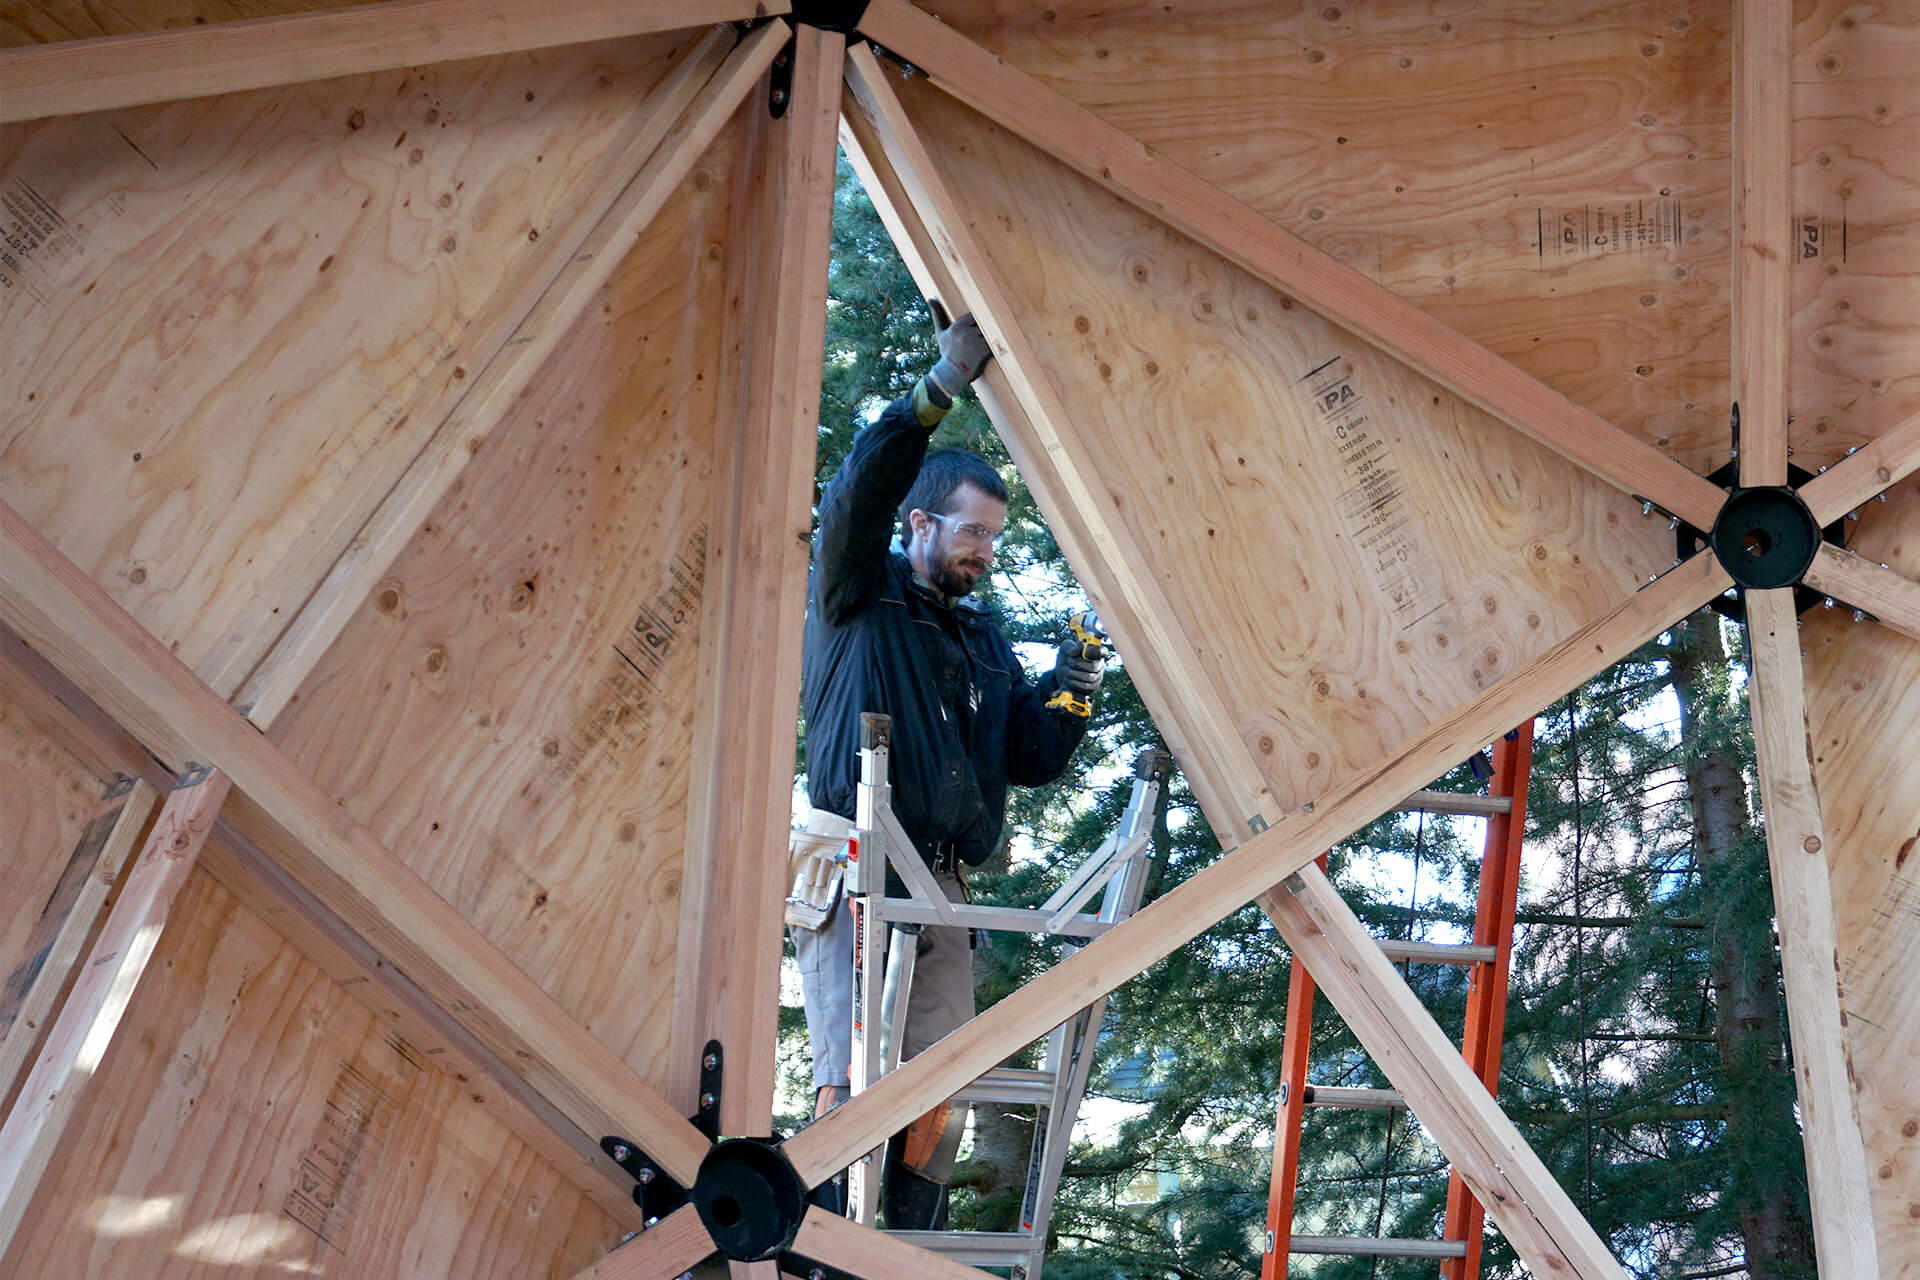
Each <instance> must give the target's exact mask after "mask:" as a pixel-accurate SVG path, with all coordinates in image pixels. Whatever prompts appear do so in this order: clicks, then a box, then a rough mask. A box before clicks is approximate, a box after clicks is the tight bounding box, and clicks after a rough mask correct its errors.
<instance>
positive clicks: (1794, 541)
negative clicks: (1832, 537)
mask: <svg viewBox="0 0 1920 1280" xmlns="http://www.w3.org/2000/svg"><path fill="white" fill-rule="evenodd" d="M1708 544H1709V545H1710V546H1712V547H1713V554H1714V556H1715V557H1716V558H1717V559H1718V560H1719V561H1720V567H1721V568H1723V569H1725V570H1726V571H1727V576H1728V577H1730V578H1732V579H1733V580H1734V582H1735V583H1736V584H1737V585H1739V586H1742V587H1751V588H1753V589H1755V590H1759V591H1765V590H1771V589H1772V588H1774V587H1790V586H1792V585H1793V584H1795V583H1797V582H1799V581H1800V579H1801V577H1802V576H1804V575H1805V573H1806V572H1807V568H1808V567H1809V566H1810V565H1812V564H1813V557H1814V553H1815V552H1817V551H1819V550H1820V526H1819V524H1818V523H1816V522H1815V520H1814V518H1813V512H1812V511H1811V510H1809V509H1808V507H1807V504H1806V503H1805V502H1804V501H1802V500H1801V498H1800V495H1799V494H1797V493H1795V492H1794V491H1793V490H1792V489H1790V488H1788V487H1787V486H1786V485H1768V486H1766V487H1764V488H1758V489H1740V488H1736V489H1734V490H1733V491H1732V492H1731V493H1729V494H1727V500H1726V501H1725V502H1724V503H1722V504H1721V505H1720V514H1719V516H1717V517H1716V518H1715V519H1714V522H1713V530H1712V532H1711V533H1710V534H1709V535H1708Z"/></svg>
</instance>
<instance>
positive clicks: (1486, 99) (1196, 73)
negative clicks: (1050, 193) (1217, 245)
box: [931, 0, 1730, 471]
mask: <svg viewBox="0 0 1920 1280" xmlns="http://www.w3.org/2000/svg"><path fill="white" fill-rule="evenodd" d="M931 7H932V8H933V9H934V11H935V12H937V13H939V14H941V16H942V17H944V18H945V19H946V20H947V21H948V22H949V23H951V24H952V25H954V26H955V27H956V28H957V29H959V30H961V31H963V32H965V33H967V34H968V35H970V36H973V37H974V38H976V39H978V40H979V41H980V42H981V43H983V44H985V45H987V46H988V47H989V48H991V49H993V50H994V51H995V52H997V53H999V54H1001V55H1002V56H1003V57H1005V58H1007V59H1008V60H1009V61H1010V62H1012V63H1014V64H1015V65H1017V66H1019V67H1020V68H1022V69H1023V70H1026V71H1028V72H1031V73H1032V74H1034V75H1036V76H1038V77H1040V78H1041V79H1042V80H1044V81H1046V82H1047V83H1049V84H1050V85H1052V86H1053V87H1054V88H1056V89H1058V90H1060V91H1061V92H1063V93H1065V94H1067V95H1068V96H1069V97H1072V98H1073V99H1075V100H1076V101H1078V102H1080V103H1082V104H1083V105H1085V106H1087V107H1088V108H1090V109H1091V110H1093V111H1095V112H1097V113H1098V114H1100V115H1101V116H1103V117H1104V118H1106V119H1107V120H1109V121H1111V122H1112V123H1114V124H1116V125H1118V126H1119V127H1121V128H1123V129H1125V130H1127V131H1128V132H1129V133H1132V134H1133V135H1134V136H1135V137H1138V138H1140V139H1141V140H1142V141H1144V142H1146V143H1148V144H1149V145H1151V146H1153V147H1154V148H1156V149H1157V150H1159V151H1161V152H1163V153H1164V154H1166V155H1167V156H1168V157H1169V158H1171V159H1173V160H1174V161H1175V162H1177V163H1179V164H1181V165H1183V166H1185V167H1187V168H1189V169H1191V170H1192V171H1194V172H1195V173H1197V174H1199V175H1200V176H1201V177H1203V178H1206V179H1207V180H1208V181H1211V182H1214V183H1216V184H1218V185H1220V186H1222V187H1224V188H1225V189H1226V190H1228V191H1229V192H1231V193H1232V194H1233V195H1235V196H1237V197H1239V198H1240V199H1242V200H1244V201H1246V202H1248V203H1249V204H1251V205H1253V206H1254V207H1255V208H1258V209H1259V210H1261V211H1262V212H1264V213H1266V214H1267V215H1268V216H1269V217H1271V218H1273V219H1274V220H1275V221H1276V222H1278V223H1279V224H1280V225H1282V226H1284V227H1285V228H1287V229H1288V230H1289V231H1292V232H1294V233H1295V234H1297V235H1300V236H1302V237H1304V238H1305V239H1306V240H1308V241H1309V242H1311V243H1312V244H1314V245H1316V246H1318V247H1319V248H1322V249H1325V250H1327V251H1328V252H1330V253H1333V254H1335V255H1336V256H1338V257H1340V258H1341V259H1342V260H1344V261H1345V262H1347V263H1348V264H1349V265H1351V266H1353V267H1355V268H1357V269H1359V270H1361V271H1364V272H1366V273H1367V274H1369V275H1372V276H1373V277H1374V278H1376V279H1378V280H1380V281H1381V282H1382V283H1383V284H1386V285H1387V286H1389V287H1390V288H1392V289H1393V290H1394V291H1395V292H1397V293H1399V294H1400V295H1401V296H1403V297H1406V298H1408V299H1410V300H1412V301H1414V302H1416V303H1418V304H1419V305H1420V306H1421V307H1423V308H1425V309H1427V310H1428V311H1429V312H1431V313H1432V314H1433V315H1435V316H1436V317H1438V318H1440V319H1442V320H1444V321H1445V322H1446V323H1448V324H1450V325H1452V326H1454V327H1456V328H1458V329H1460V330H1461V331H1462V332H1463V333H1466V334H1467V335H1469V336H1470V337H1473V338H1475V339H1476V340H1478V341H1480V342H1482V343H1484V344H1486V345H1487V346H1489V347H1491V348H1492V349H1493V350H1495V351H1497V352H1499V353H1500V354H1501V355H1503V356H1506V357H1508V358H1509V359H1512V360H1514V361H1515V362H1516V363H1517V364H1519V365H1520V366H1521V367H1523V368H1524V369H1526V370H1527V371H1528V372H1529V373H1532V374H1534V375H1535V376H1537V377H1540V378H1542V379H1544V380H1545V381H1547V382H1548V383H1550V384H1552V385H1553V386H1554V387H1555V388H1557V389H1558V390H1560V391H1562V392H1564V393H1565V394H1567V395H1568V396H1570V397H1572V398H1573V399H1574V400H1577V401H1579V402H1580V403H1582V404H1584V405H1587V406H1588V407H1590V408H1592V409H1594V410H1595V411H1597V412H1599V413H1600V414H1602V415H1603V416H1605V417H1608V418H1610V419H1612V420H1614V421H1615V422H1618V423H1619V424H1621V425H1622V426H1625V427H1627V428H1629V429H1631V430H1634V431H1636V432H1639V433H1640V434H1642V435H1644V436H1645V437H1646V438H1647V439H1648V440H1650V441H1653V442H1655V443H1657V444H1659V445H1660V446H1661V447H1663V448H1666V449H1667V450H1668V451H1670V452H1671V453H1673V454H1674V455H1675V456H1677V457H1679V458H1680V459H1682V460H1683V461H1685V462H1687V463H1688V464H1689V465H1691V466H1693V467H1695V468H1696V469H1697V470H1701V471H1706V470H1711V469H1712V468H1713V467H1714V466H1717V465H1719V464H1720V463H1721V462H1724V461H1725V460H1726V402H1727V395H1728V383H1727V379H1728V349H1727V343H1728V337H1729V335H1728V329H1727V314H1728V313H1727V302H1728V294H1729V289H1730V278H1729V270H1730V265H1729V257H1728V216H1729V215H1728V210H1729V201H1730V192H1729V186H1728V114H1729V81H1728V68H1729V63H1728V57H1729V31H1728V26H1727V18H1726V15H1725V13H1723V12H1721V11H1720V10H1719V9H1717V8H1710V9H1708V10H1701V9H1699V8H1698V7H1697V6H1688V5H1684V4H1678V3H1674V2H1673V0H1635V2H1633V3H1626V4H1612V3H1601V2H1598V0H1567V2H1564V3H1551V4H1542V3H1538V2H1537V0H1513V2H1511V3H1497V4H1492V5H1477V6H1472V7H1471V8H1463V7H1461V6H1457V5H1445V4H1434V3H1404V4H1388V5H1377V4H1350V3H1332V4H1322V3H1316V4H1298V5H1272V4H1267V3H1263V2H1261V0H1190V2H1186V3H1177V4H1166V3H1160V2H1157V0H1126V2H1123V3H1121V4H1119V5H1113V4H1095V3H1091V2H1090V0H1066V2H1065V3H1051V4H1048V5H1046V6H1033V5H1027V4H1023V3H1019V2H1018V0H942V2H941V3H938V4H935V5H933V6H931Z"/></svg>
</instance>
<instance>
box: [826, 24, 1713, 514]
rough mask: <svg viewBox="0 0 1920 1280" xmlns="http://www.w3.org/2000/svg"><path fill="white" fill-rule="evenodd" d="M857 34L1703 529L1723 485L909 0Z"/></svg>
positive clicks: (1525, 430)
mask: <svg viewBox="0 0 1920 1280" xmlns="http://www.w3.org/2000/svg"><path fill="white" fill-rule="evenodd" d="M860 31H861V34H862V35H864V36H867V37H868V38H869V39H871V40H874V41H875V42H877V43H879V44H880V45H882V46H884V47H886V48H887V49H890V50H892V51H893V52H894V53H897V54H898V55H900V56H901V57H902V58H904V59H906V60H907V61H908V62H910V63H912V64H913V65H914V66H915V67H918V68H920V69H921V70H922V71H925V72H926V73H927V75H928V77H929V78H930V79H931V80H932V82H933V84H934V85H935V86H936V87H938V88H940V89H943V90H945V91H946V92H947V93H949V94H951V95H953V96H954V97H955V98H958V99H959V100H960V101H961V102H964V103H966V104H967V105H968V106H969V107H971V108H973V109H974V110H975V111H978V112H980V113H981V114H982V115H984V116H986V117H987V118H989V119H991V120H993V121H995V122H996V123H998V124H1001V125H1003V126H1005V127H1006V128H1008V129H1010V130H1012V131H1013V132H1014V133H1016V134H1018V135H1019V136H1021V137H1023V138H1025V139H1026V140H1027V141H1028V142H1030V143H1032V144H1033V145H1034V146H1036V147H1039V148H1040V149H1041V150H1042V151H1045V152H1046V153H1048V154H1049V155H1051V156H1053V157H1055V158H1056V159H1058V160H1060V161H1062V162H1064V163H1065V164H1067V165H1068V166H1070V167H1072V168H1074V169H1076V170H1078V171H1079V172H1080V173H1082V174H1084V175H1085V176H1087V177H1088V178H1090V179H1092V180H1093V181H1095V182H1097V183H1099V184H1100V185H1101V186H1103V187H1105V188H1106V189H1107V190H1109V191H1112V192H1113V193H1114V194H1116V195H1118V196H1120V197H1121V198H1122V199H1124V200H1127V201H1129V202H1130V203H1132V204H1133V205H1135V206H1137V207H1138V208H1139V209H1141V210H1142V211H1144V212H1146V213H1148V214H1151V215H1152V216H1154V217H1156V218H1159V219H1160V220H1162V221H1163V222H1165V223H1166V224H1167V225H1168V226H1170V227H1172V228H1173V229H1174V230H1176V231H1178V232H1180V233H1181V234H1183V235H1185V236H1188V237H1189V238H1191V239H1193V240H1195V241H1197V242H1198V243H1200V244H1203V245H1205V246H1206V247H1207V248H1209V249H1211V250H1213V251H1214V252H1215V253H1218V254H1220V255H1221V256H1222V257H1224V258H1227V259H1228V260H1229V261H1231V262H1234V263H1236V264H1238V265H1239V266H1240V267H1242V268H1243V269H1245V270H1246V271H1249V272H1251V273H1252V274H1253V275H1255V276H1257V277H1258V278H1259V279H1261V280H1264V281H1266V282H1267V283H1268V284H1271V285H1272V286H1274V287H1275V288H1277V289H1281V290H1283V291H1285V292H1287V293H1289V294H1292V295H1293V296H1294V297H1296V298H1299V299H1300V300H1301V301H1302V302H1304V303H1306V304H1307V305H1308V306H1310V307H1312V308H1313V309H1314V310H1315V311H1318V312H1319V313H1320V314H1321V315H1323V316H1325V317H1326V318H1327V319H1329V320H1332V321H1334V322H1335V323H1337V324H1340V325H1342V326H1344V327H1346V328H1348V329H1351V330H1352V331H1353V332H1354V333H1356V334H1358V335H1360V336H1361V337H1362V338H1364V339H1366V340H1367V341H1368V342H1371V343H1373V344H1374V345H1376V346H1378V347H1379V348H1380V349H1381V350H1382V351H1384V352H1386V353H1387V354H1388V355H1391V356H1393V357H1394V358H1396V359H1398V360H1401V361H1404V362H1405V363H1406V364H1408V365H1409V366H1411V367H1412V368H1414V369H1417V370H1419V371H1420V372H1421V373H1423V374H1425V375H1426V376H1428V377H1429V378H1432V379H1433V380H1434V381H1435V382H1438V383H1440V384H1441V385H1442V386H1444V387H1447V388H1449V389H1451V390H1453V391H1455V392H1457V393H1458V394H1460V395H1461V396H1464V397H1465V398H1466V399H1468V400H1470V401H1472V402H1473V403H1474V404H1476V405H1478V406H1480V407H1481V408H1482V409H1485V410H1486V411H1487V412H1488V413H1491V414H1492V415H1494V416H1495V417H1496V418H1499V419H1500V420H1501V421H1502V422H1505V423H1506V424H1507V425H1509V426H1511V427H1513V428H1514V429H1515V430H1517V431H1519V432H1521V433H1522V434H1524V435H1526V436H1529V437H1530V438H1532V439H1534V440H1536V441H1538V442H1539V443H1541V444H1543V445H1545V446H1546V447H1547V448H1549V449H1552V450H1553V451H1554V452H1555V453H1558V454H1560V455H1561V456H1562V457H1564V458H1566V459H1568V460H1569V461H1571V462H1573V463H1575V464H1576V465H1578V466H1580V467H1583V468H1585V469H1586V470H1588V471H1590V472H1592V473H1593V474H1594V475H1596V476H1599V477H1600V478H1601V479H1602V480H1605V481H1607V482H1608V483H1609V484H1612V485H1614V486H1616V487H1617V488H1620V489H1622V490H1625V491H1626V492H1628V493H1631V494H1633V495H1635V496H1637V497H1643V498H1648V499H1651V500H1652V501H1654V502H1655V503H1657V504H1659V505H1660V506H1661V507H1663V508H1664V509H1666V510H1667V511H1669V512H1671V513H1672V514H1674V515H1677V516H1679V517H1680V518H1681V519H1683V520H1685V521H1687V522H1688V523H1689V524H1692V525H1694V526H1695V527H1696V528H1700V529H1708V528H1711V527H1712V526H1713V518H1714V515H1715V513H1716V512H1718V511H1719V510H1720V504H1721V502H1722V500H1723V499H1724V498H1725V496H1726V495H1725V493H1724V492H1723V491H1722V490H1721V489H1720V487H1719V486H1718V485H1715V484H1713V483H1712V482H1711V481H1709V480H1707V479H1706V478H1705V477H1703V476H1700V475H1698V474H1696V473H1695V472H1693V471H1690V470H1689V469H1687V468H1686V467H1684V466H1682V465H1681V464H1680V463H1678V462H1676V461H1674V460H1673V459H1672V458H1670V457H1668V456H1667V455H1666V454H1664V453H1662V452H1660V451H1659V450H1658V449H1656V448H1654V447H1653V446H1652V445H1650V444H1648V443H1647V442H1646V441H1645V440H1642V439H1640V438H1639V437H1638V436H1634V435H1630V434H1628V433H1627V432H1625V431H1622V430H1620V429H1619V428H1618V427H1616V426H1614V425H1613V424H1612V423H1610V422H1608V421H1607V420H1606V419H1604V418H1602V417H1600V416H1599V415H1598V414H1596V413H1594V412H1593V411H1591V410H1589V409H1586V408H1584V407H1582V406H1580V405H1578V404H1575V403H1574V402H1573V401H1572V400H1569V399H1568V398H1567V397H1565V396H1563V395H1561V394H1560V393H1559V392H1558V391H1555V390H1554V389H1553V388H1551V387H1549V386H1547V385H1546V384H1545V383H1543V382H1541V381H1540V380H1538V379H1537V378H1534V377H1532V376H1530V375H1528V374H1526V373H1523V372H1522V371H1521V370H1519V369H1518V368H1516V367H1515V366H1514V365H1512V364H1511V363H1509V362H1508V361H1506V360H1503V359H1501V358H1500V357H1499V356H1496V355H1495V354H1494V353H1493V352H1491V351H1489V350H1487V349H1486V348H1485V347H1483V346H1481V345H1480V344H1479V343H1477V342H1474V341H1473V340H1472V339H1471V338H1468V337H1466V336H1465V335H1463V334H1461V333H1459V332H1458V331H1456V330H1454V329H1451V328H1448V327H1447V326H1446V325H1444V324H1442V323H1441V322H1440V321H1438V320H1435V319H1434V318H1433V317H1431V316H1429V315H1428V314H1427V313H1426V312H1424V311H1422V310H1420V308H1418V307H1416V306H1414V305H1413V304H1412V303H1410V302H1407V301H1405V300H1404V299H1402V298H1400V297H1399V296H1397V295H1396V294H1394V293H1393V292H1392V291H1391V290H1389V289H1387V288H1386V287H1384V286H1383V285H1380V284H1377V283H1375V282H1374V281H1373V280H1371V279H1369V278H1368V277H1366V276H1364V275H1362V274H1361V273H1360V272H1358V271H1355V270H1353V269H1352V268H1351V267H1349V266H1347V265H1346V264H1344V263H1342V262H1341V261H1339V260H1338V259H1337V258H1334V257H1333V256H1332V255H1330V254H1327V253H1324V252H1322V251H1321V250H1319V249H1316V248H1314V247H1313V246H1312V245H1310V244H1308V243H1307V242H1306V241H1304V240H1301V239H1300V238H1299V237H1297V236H1295V235H1293V234H1291V233H1289V232H1288V231H1286V230H1284V229H1283V228H1281V227H1279V226H1277V225H1276V224H1275V223H1274V222H1273V221H1272V220H1270V219H1268V218H1267V217H1265V216H1264V215H1262V214H1261V213H1259V212H1258V211H1257V210H1255V209H1253V208H1251V207H1249V206H1248V205H1245V204H1243V203H1241V202H1240V201H1238V200H1236V199H1234V198H1233V197H1232V196H1231V195H1228V194H1227V193H1226V192H1225V191H1223V190H1221V189H1220V188H1219V187H1216V186H1214V185H1213V184H1211V183H1209V182H1206V181H1205V180H1203V179H1201V178H1199V177H1196V176H1195V175H1194V174H1191V173H1189V172H1187V171H1186V170H1185V169H1182V168H1181V167H1180V166H1179V165H1176V164H1174V163H1173V162H1172V161H1171V160H1168V159H1167V158H1166V157H1164V156H1162V155H1160V154H1159V153H1158V152H1156V151H1154V150H1153V149H1152V148H1150V147H1148V146H1147V145H1145V144H1144V143H1142V142H1140V141H1139V140H1138V139H1135V138H1134V137H1132V136H1131V135H1129V134H1127V133H1125V132H1123V131H1122V130H1120V129H1117V128H1115V127H1114V126H1113V125H1110V124H1108V123H1107V122H1106V121H1104V120H1102V119H1100V117H1098V116H1096V115H1095V114H1093V113H1092V112H1091V111H1088V110H1087V109H1086V108H1085V107H1082V106H1080V105H1079V104H1078V103H1076V102H1074V101H1073V100H1072V99H1070V98H1068V97H1066V96H1065V95H1063V94H1061V93H1058V92H1056V91H1055V90H1053V89H1050V88H1048V87H1047V86H1046V85H1044V84H1042V83H1041V82H1040V81H1038V80H1036V79H1034V78H1033V77H1032V76H1029V75H1027V74H1026V73H1025V72H1023V71H1021V70H1020V69H1019V68H1017V67H1014V66H1011V65H1009V64H1008V63H1005V62H1003V61H1001V60H1000V59H999V58H998V57H996V56H995V55H994V54H992V53H990V52H988V51H987V50H985V49H983V48H981V47H980V46H979V45H977V44H975V43H974V42H973V41H971V40H969V39H967V37H965V36H964V35H961V34H960V33H959V32H957V31H955V30H954V29H953V28H951V27H949V26H947V25H945V24H944V23H942V22H940V21H939V20H938V19H936V18H935V17H933V15H931V14H929V13H925V12H922V11H921V10H919V9H916V8H914V7H913V6H912V5H910V4H908V3H907V2H906V0H873V3H872V4H871V5H869V6H868V8H867V11H866V15H865V16H864V17H863V18H862V19H861V22H860Z"/></svg>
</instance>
